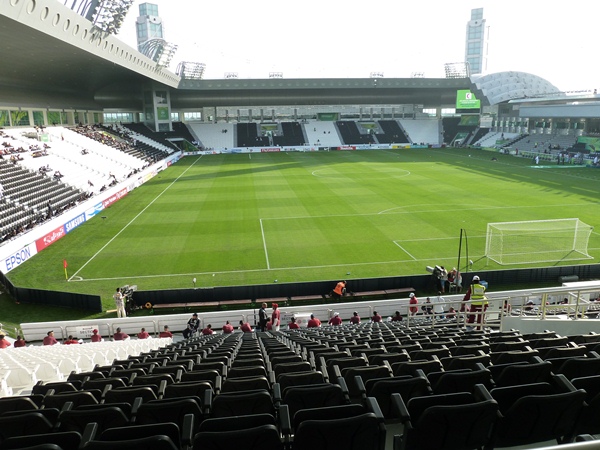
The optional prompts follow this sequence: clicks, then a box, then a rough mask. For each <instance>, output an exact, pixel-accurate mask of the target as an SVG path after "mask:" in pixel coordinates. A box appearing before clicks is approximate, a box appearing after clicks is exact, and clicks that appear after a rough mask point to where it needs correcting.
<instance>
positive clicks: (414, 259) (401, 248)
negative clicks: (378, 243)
mask: <svg viewBox="0 0 600 450" xmlns="http://www.w3.org/2000/svg"><path fill="white" fill-rule="evenodd" d="M392 242H393V243H394V244H396V245H397V246H398V247H400V250H402V251H403V252H404V253H406V254H407V255H408V256H410V257H411V258H412V259H413V261H416V260H417V258H415V257H414V256H413V255H411V254H410V253H408V251H406V249H405V248H404V247H402V246H401V245H400V244H398V242H397V241H392Z"/></svg>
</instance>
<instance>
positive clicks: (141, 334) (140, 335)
mask: <svg viewBox="0 0 600 450" xmlns="http://www.w3.org/2000/svg"><path fill="white" fill-rule="evenodd" d="M137 337H138V339H148V338H149V337H150V334H148V332H147V331H146V329H145V328H142V329H141V331H140V332H139V333H138V334H137Z"/></svg>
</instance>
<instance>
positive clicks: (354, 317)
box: [350, 311, 360, 325]
mask: <svg viewBox="0 0 600 450" xmlns="http://www.w3.org/2000/svg"><path fill="white" fill-rule="evenodd" d="M350 323H351V324H353V325H356V324H358V323H360V316H359V315H358V313H357V312H356V311H354V312H353V313H352V317H350Z"/></svg>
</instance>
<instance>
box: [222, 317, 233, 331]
mask: <svg viewBox="0 0 600 450" xmlns="http://www.w3.org/2000/svg"><path fill="white" fill-rule="evenodd" d="M223 333H224V334H231V333H233V325H231V324H230V323H229V320H228V321H227V322H225V325H223Z"/></svg>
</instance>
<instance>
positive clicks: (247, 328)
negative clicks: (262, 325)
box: [240, 320, 252, 333]
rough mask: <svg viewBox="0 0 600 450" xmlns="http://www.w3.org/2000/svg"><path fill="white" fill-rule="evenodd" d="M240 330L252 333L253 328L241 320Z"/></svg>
mask: <svg viewBox="0 0 600 450" xmlns="http://www.w3.org/2000/svg"><path fill="white" fill-rule="evenodd" d="M240 330H242V331H243V332H244V333H252V327H251V326H250V324H249V323H248V322H244V321H243V320H240Z"/></svg>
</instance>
